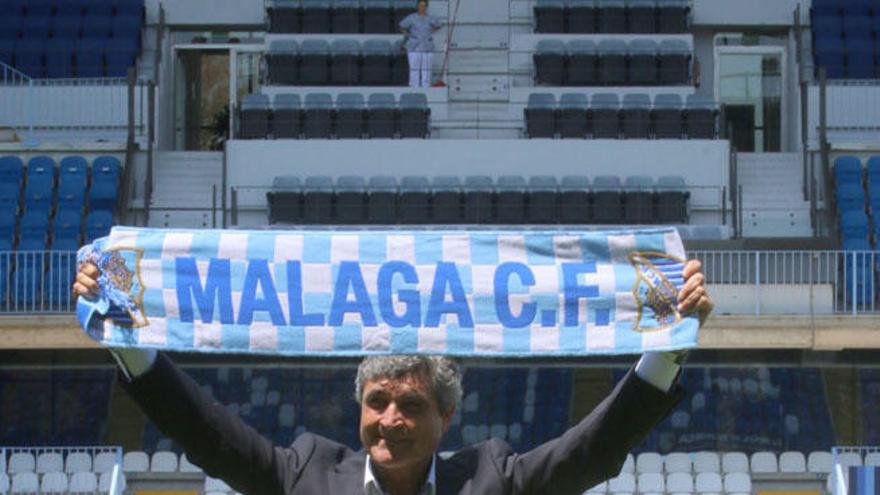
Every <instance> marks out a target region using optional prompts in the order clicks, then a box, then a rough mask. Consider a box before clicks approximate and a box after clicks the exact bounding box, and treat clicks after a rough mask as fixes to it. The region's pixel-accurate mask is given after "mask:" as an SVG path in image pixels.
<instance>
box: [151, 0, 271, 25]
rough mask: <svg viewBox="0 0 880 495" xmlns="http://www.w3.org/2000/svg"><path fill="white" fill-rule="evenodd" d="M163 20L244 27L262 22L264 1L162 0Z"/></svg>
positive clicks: (174, 23) (264, 13)
mask: <svg viewBox="0 0 880 495" xmlns="http://www.w3.org/2000/svg"><path fill="white" fill-rule="evenodd" d="M162 8H164V9H165V22H166V23H167V24H169V25H171V26H175V25H182V26H193V25H201V26H216V27H222V26H246V25H262V24H264V23H265V17H266V7H265V4H264V3H263V0H186V1H180V0H165V1H163V2H162Z"/></svg>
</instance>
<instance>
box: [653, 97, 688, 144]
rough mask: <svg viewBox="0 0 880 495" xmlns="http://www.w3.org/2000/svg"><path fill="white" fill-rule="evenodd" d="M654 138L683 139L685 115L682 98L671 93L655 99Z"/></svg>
mask: <svg viewBox="0 0 880 495" xmlns="http://www.w3.org/2000/svg"><path fill="white" fill-rule="evenodd" d="M653 114H654V136H655V137H656V138H657V139H681V137H682V135H683V134H684V114H683V112H682V101H681V96H680V95H677V94H671V93H663V94H658V95H657V96H655V97H654V111H653Z"/></svg>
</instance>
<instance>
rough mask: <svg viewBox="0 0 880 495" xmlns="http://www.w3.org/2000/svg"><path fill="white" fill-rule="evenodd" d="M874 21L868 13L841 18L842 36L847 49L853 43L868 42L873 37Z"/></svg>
mask: <svg viewBox="0 0 880 495" xmlns="http://www.w3.org/2000/svg"><path fill="white" fill-rule="evenodd" d="M873 31H874V21H873V19H872V17H871V14H870V13H867V14H865V13H858V14H856V13H853V14H849V15H844V16H843V35H844V38H845V39H846V46H847V48H850V47H851V44H850V43H852V42H853V41H859V40H868V41H870V40H871V38H872V37H873V36H874V33H873Z"/></svg>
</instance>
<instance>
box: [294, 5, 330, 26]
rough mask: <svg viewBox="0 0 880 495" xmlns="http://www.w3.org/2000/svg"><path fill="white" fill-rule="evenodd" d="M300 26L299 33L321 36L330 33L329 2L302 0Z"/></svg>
mask: <svg viewBox="0 0 880 495" xmlns="http://www.w3.org/2000/svg"><path fill="white" fill-rule="evenodd" d="M300 6H301V9H302V25H301V29H300V32H301V33H308V34H321V33H329V32H330V1H329V0H302V2H301V3H300Z"/></svg>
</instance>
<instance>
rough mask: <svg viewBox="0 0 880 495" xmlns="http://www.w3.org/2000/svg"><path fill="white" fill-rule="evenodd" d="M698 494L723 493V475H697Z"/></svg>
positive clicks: (696, 486)
mask: <svg viewBox="0 0 880 495" xmlns="http://www.w3.org/2000/svg"><path fill="white" fill-rule="evenodd" d="M695 488H696V490H697V493H701V494H706V493H721V492H722V491H724V486H723V484H722V482H721V475H720V474H718V473H697V480H696V483H695Z"/></svg>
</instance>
